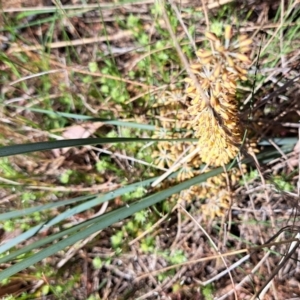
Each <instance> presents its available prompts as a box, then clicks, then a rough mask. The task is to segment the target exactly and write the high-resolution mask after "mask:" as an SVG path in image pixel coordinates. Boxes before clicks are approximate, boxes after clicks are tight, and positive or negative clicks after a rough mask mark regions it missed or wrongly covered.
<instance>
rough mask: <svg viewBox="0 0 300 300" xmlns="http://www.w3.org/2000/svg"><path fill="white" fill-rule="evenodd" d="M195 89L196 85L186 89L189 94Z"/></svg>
mask: <svg viewBox="0 0 300 300" xmlns="http://www.w3.org/2000/svg"><path fill="white" fill-rule="evenodd" d="M194 91H195V87H194V86H189V87H188V88H187V89H186V92H187V93H188V94H189V93H192V92H194Z"/></svg>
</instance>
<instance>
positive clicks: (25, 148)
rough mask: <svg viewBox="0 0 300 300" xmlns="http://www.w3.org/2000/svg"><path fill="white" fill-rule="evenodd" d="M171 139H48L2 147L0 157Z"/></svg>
mask: <svg viewBox="0 0 300 300" xmlns="http://www.w3.org/2000/svg"><path fill="white" fill-rule="evenodd" d="M157 141H170V139H151V138H143V139H141V138H88V139H70V140H62V141H47V142H39V143H29V144H19V145H12V146H4V147H1V148H0V157H3V156H11V155H16V154H23V153H28V152H35V151H44V150H51V149H59V148H67V147H78V146H87V145H95V144H111V143H130V142H157ZM173 141H195V139H173Z"/></svg>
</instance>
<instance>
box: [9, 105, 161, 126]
mask: <svg viewBox="0 0 300 300" xmlns="http://www.w3.org/2000/svg"><path fill="white" fill-rule="evenodd" d="M10 107H15V108H23V109H24V107H22V106H18V105H10ZM26 110H30V111H34V112H37V113H41V114H45V115H50V116H59V117H65V118H71V119H77V120H85V121H93V122H102V123H105V124H110V125H116V126H122V127H130V128H136V129H142V130H151V131H154V130H157V129H159V128H158V127H157V126H154V125H148V124H140V123H134V122H126V121H122V120H107V119H103V118H94V117H90V116H85V115H79V114H72V113H65V112H59V111H52V110H46V109H41V108H33V107H26Z"/></svg>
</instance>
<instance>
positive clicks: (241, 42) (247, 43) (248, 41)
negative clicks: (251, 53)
mask: <svg viewBox="0 0 300 300" xmlns="http://www.w3.org/2000/svg"><path fill="white" fill-rule="evenodd" d="M251 44H252V40H251V39H245V40H240V39H239V44H238V46H239V48H240V49H241V48H243V47H248V46H250V45H251ZM241 52H242V51H241Z"/></svg>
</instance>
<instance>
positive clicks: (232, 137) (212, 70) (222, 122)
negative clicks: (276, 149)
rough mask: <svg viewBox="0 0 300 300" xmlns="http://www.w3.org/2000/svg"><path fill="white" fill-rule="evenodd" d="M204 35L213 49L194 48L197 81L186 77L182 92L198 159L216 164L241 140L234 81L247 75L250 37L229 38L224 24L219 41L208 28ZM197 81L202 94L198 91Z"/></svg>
mask: <svg viewBox="0 0 300 300" xmlns="http://www.w3.org/2000/svg"><path fill="white" fill-rule="evenodd" d="M206 37H207V38H208V39H209V40H210V41H211V42H212V45H213V47H212V48H213V49H211V50H210V51H206V50H199V51H197V52H196V54H197V57H198V61H197V62H196V63H194V64H192V65H191V70H192V72H193V73H194V74H195V76H196V78H197V81H198V82H197V83H195V82H194V81H193V80H192V79H191V78H186V82H187V89H186V92H187V96H188V97H189V98H191V102H190V107H189V108H188V112H189V114H190V116H192V118H193V128H194V130H195V136H196V137H197V138H199V147H200V152H201V153H200V154H201V158H202V161H203V162H205V163H207V164H210V165H215V166H220V165H224V164H226V163H228V162H229V160H230V159H232V158H234V157H235V155H236V154H237V152H238V146H239V145H240V144H241V135H242V131H241V126H240V121H239V117H238V107H237V102H236V98H235V95H236V90H237V82H238V81H239V80H246V79H247V77H246V74H247V70H246V68H247V66H248V65H249V64H250V60H249V58H248V56H247V55H246V53H247V52H249V50H250V45H251V42H252V41H251V40H250V39H248V37H247V36H245V35H241V36H240V37H239V38H238V39H236V40H233V39H232V29H231V26H227V27H226V28H225V34H224V41H223V42H222V41H221V40H220V39H218V38H217V37H216V36H215V35H214V34H213V33H210V32H208V33H206ZM198 84H199V86H200V88H201V89H202V90H203V92H204V94H203V93H200V92H199V91H198V89H197V85H198ZM203 96H205V99H203Z"/></svg>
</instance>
